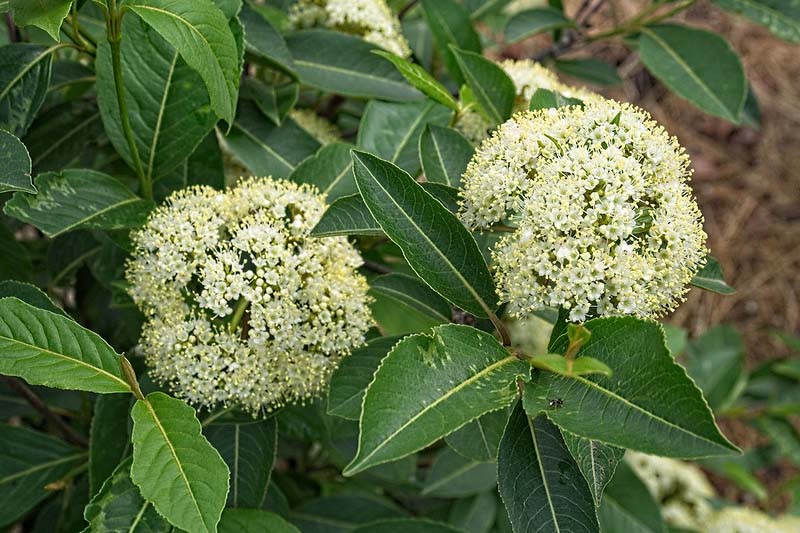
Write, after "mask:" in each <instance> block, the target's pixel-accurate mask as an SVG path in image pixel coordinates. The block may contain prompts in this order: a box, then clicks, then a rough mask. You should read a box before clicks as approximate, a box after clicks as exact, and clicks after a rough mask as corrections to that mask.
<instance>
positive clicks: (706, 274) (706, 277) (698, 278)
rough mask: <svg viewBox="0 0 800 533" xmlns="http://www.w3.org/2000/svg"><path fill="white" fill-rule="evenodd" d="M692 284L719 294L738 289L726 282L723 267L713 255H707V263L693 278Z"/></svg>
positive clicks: (733, 291) (730, 292) (731, 292)
mask: <svg viewBox="0 0 800 533" xmlns="http://www.w3.org/2000/svg"><path fill="white" fill-rule="evenodd" d="M691 283H692V285H694V286H695V287H700V288H701V289H705V290H707V291H711V292H716V293H718V294H725V295H729V294H733V293H735V292H736V289H734V288H733V287H731V286H730V285H728V284H727V283H725V275H724V274H723V273H722V267H721V266H720V264H719V261H717V260H716V259H715V258H713V257H712V256H710V255H709V256H706V263H705V265H703V268H701V269H700V270H699V271H698V272H697V274H695V275H694V278H692V282H691Z"/></svg>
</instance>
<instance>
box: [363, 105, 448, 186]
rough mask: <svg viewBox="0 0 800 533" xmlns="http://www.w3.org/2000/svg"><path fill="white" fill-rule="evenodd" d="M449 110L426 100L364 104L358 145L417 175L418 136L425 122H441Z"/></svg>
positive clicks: (446, 119)
mask: <svg viewBox="0 0 800 533" xmlns="http://www.w3.org/2000/svg"><path fill="white" fill-rule="evenodd" d="M451 115H452V112H451V111H450V110H449V109H447V108H445V107H442V106H440V105H439V104H437V103H435V102H431V101H430V100H423V101H420V102H401V103H397V102H380V101H378V100H372V101H370V102H369V103H368V104H367V107H366V109H365V110H364V115H363V117H362V118H361V123H360V125H359V129H358V140H357V142H356V144H357V145H358V147H359V148H362V149H364V150H365V151H367V152H369V153H371V154H374V155H377V156H379V157H381V158H383V159H386V160H387V161H389V162H391V163H394V164H395V165H397V166H398V167H400V168H402V169H403V170H405V171H406V172H408V173H409V174H411V175H414V176H415V175H417V174H418V173H419V169H420V166H419V165H420V163H419V139H420V135H422V131H423V130H424V129H425V126H426V125H427V124H438V125H444V124H447V123H448V122H449V121H450V117H451Z"/></svg>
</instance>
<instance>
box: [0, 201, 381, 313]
mask: <svg viewBox="0 0 800 533" xmlns="http://www.w3.org/2000/svg"><path fill="white" fill-rule="evenodd" d="M362 203H363V202H362ZM364 209H366V206H364ZM371 216H372V215H370V217H371ZM375 224H376V225H377V222H376V223H375ZM0 249H2V250H3V251H4V253H3V254H0V279H16V280H21V281H30V280H31V279H32V274H33V265H32V264H31V257H30V254H29V253H28V249H27V248H26V247H25V246H23V245H22V244H21V243H20V242H19V241H18V240H17V238H16V236H15V235H14V233H12V232H11V231H10V230H9V229H8V228H7V227H6V225H5V224H0ZM8 296H16V295H14V294H9V295H8ZM20 300H25V298H20Z"/></svg>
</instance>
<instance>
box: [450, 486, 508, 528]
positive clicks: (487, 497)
mask: <svg viewBox="0 0 800 533" xmlns="http://www.w3.org/2000/svg"><path fill="white" fill-rule="evenodd" d="M496 494H497V491H496V490H493V491H491V492H484V493H483V494H478V495H477V496H474V497H472V498H463V499H460V500H457V501H456V502H455V503H454V504H453V507H452V508H451V509H450V513H449V516H448V519H447V521H448V522H449V523H451V524H452V525H453V526H455V527H457V528H458V529H459V530H461V531H463V532H464V533H489V532H490V531H492V526H493V525H494V523H495V519H496V517H497V507H498V500H497V495H496ZM502 512H503V513H504V514H505V511H502Z"/></svg>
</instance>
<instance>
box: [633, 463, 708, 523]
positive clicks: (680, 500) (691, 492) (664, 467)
mask: <svg viewBox="0 0 800 533" xmlns="http://www.w3.org/2000/svg"><path fill="white" fill-rule="evenodd" d="M625 460H626V461H627V462H628V464H629V465H631V467H632V468H633V470H634V472H636V474H637V475H638V476H639V478H640V479H641V480H642V481H643V482H644V484H645V485H647V489H648V490H649V491H650V494H652V495H653V498H654V499H655V500H656V501H657V502H658V503H659V504H660V505H661V514H662V515H663V517H664V520H665V521H666V522H667V523H669V524H670V525H672V526H673V527H677V528H685V529H695V528H698V527H705V525H706V523H707V521H708V519H709V518H710V517H711V516H712V515H713V514H714V509H713V507H712V506H711V503H710V502H709V498H713V497H714V496H715V495H716V493H715V491H714V488H713V487H712V486H711V484H710V483H709V482H708V479H706V477H705V475H704V474H703V472H702V471H701V470H700V469H699V468H698V467H696V466H694V465H693V464H691V463H685V462H683V461H676V460H675V459H669V458H666V457H656V456H654V455H647V454H644V453H638V452H634V451H630V450H629V451H628V452H627V453H626V454H625Z"/></svg>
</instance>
